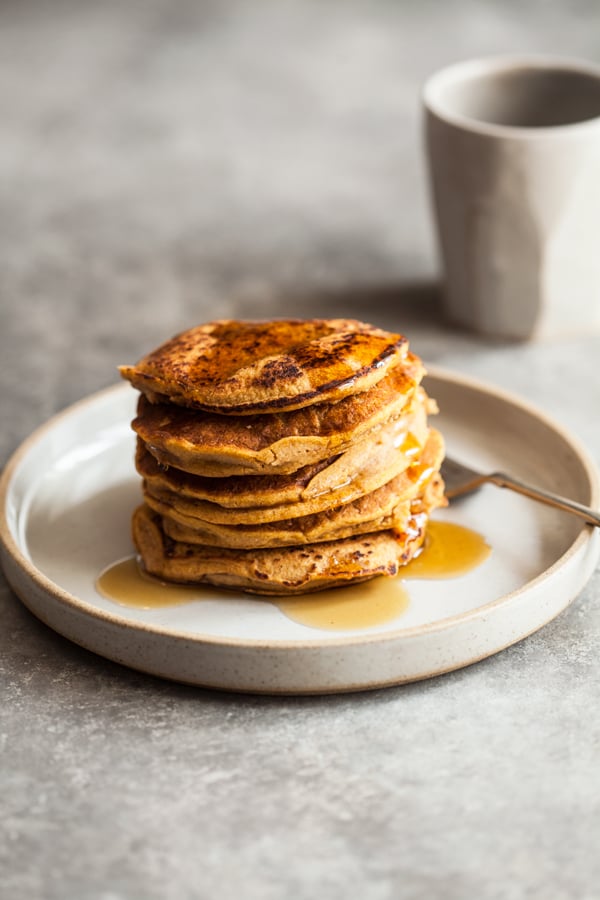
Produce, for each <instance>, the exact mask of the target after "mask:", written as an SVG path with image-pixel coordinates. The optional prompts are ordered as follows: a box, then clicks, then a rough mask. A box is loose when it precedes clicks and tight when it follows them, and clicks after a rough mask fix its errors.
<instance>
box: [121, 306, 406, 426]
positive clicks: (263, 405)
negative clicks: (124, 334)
mask: <svg viewBox="0 0 600 900" xmlns="http://www.w3.org/2000/svg"><path fill="white" fill-rule="evenodd" d="M407 352H408V342H407V340H406V338H404V337H402V335H399V334H393V333H390V332H387V331H382V330H381V329H379V328H376V327H374V326H372V325H368V324H365V323H363V322H358V321H355V320H353V319H309V320H297V319H280V320H275V321H269V322H240V321H237V320H221V321H216V322H209V323H208V324H206V325H199V326H197V327H196V328H192V329H190V330H189V331H185V332H183V333H181V334H179V335H176V336H175V337H174V338H172V339H171V340H170V341H167V342H166V343H165V344H163V345H162V346H160V347H158V348H157V349H156V350H154V351H153V352H151V353H149V354H148V355H147V356H145V357H144V358H143V359H141V360H140V361H139V362H138V363H137V364H136V365H134V366H122V367H121V368H120V372H121V374H122V376H123V377H124V378H126V379H127V380H128V381H130V382H131V383H132V385H133V386H134V387H136V388H138V390H140V391H142V392H143V393H144V394H146V396H147V397H148V398H149V399H150V400H151V401H154V402H156V401H171V402H172V403H176V404H178V405H180V406H187V407H191V408H194V409H202V410H206V411H209V412H216V413H220V414H231V415H249V414H255V413H268V412H278V411H283V410H295V409H302V408H304V407H306V406H311V405H312V404H315V403H324V402H333V401H337V400H340V399H342V398H343V397H347V396H349V395H351V394H356V393H359V392H362V391H366V390H368V389H369V388H371V387H373V386H374V385H375V384H377V382H378V381H380V379H382V378H383V377H384V376H385V375H386V374H388V372H389V371H390V370H391V369H392V368H393V367H394V366H395V365H397V364H398V363H399V362H402V360H404V358H405V357H406V354H407Z"/></svg>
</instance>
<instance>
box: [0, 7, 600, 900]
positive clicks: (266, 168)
mask: <svg viewBox="0 0 600 900" xmlns="http://www.w3.org/2000/svg"><path fill="white" fill-rule="evenodd" d="M516 50H536V51H547V52H556V53H560V54H562V55H574V56H582V57H586V58H588V59H592V60H596V61H599V60H600V5H599V4H597V3H592V2H590V0H587V2H583V0H578V2H570V3H568V4H567V3H566V2H563V3H556V2H555V3H550V2H542V0H539V2H532V0H527V2H523V3H518V2H505V3H502V2H499V0H495V2H482V0H479V2H475V0H449V2H446V3H443V2H437V3H436V2H434V0H423V2H420V3H416V2H415V3H411V2H408V0H404V2H391V0H390V2H382V0H377V2H374V0H371V2H368V0H364V2H342V0H321V2H317V0H314V2H301V0H295V2H294V0H291V2H285V0H281V2H276V0H264V2H259V0H257V2H249V0H248V2H243V0H236V2H222V3H218V2H196V3H194V2H191V0H174V2H168V0H148V2H144V3H142V2H136V3H130V4H125V3H120V2H116V0H108V2H103V3H95V4H92V3H85V2H60V0H59V2H53V3H51V2H41V0H40V2H31V0H21V2H17V0H14V2H4V3H2V6H1V7H0V110H1V116H0V198H1V199H0V203H1V207H0V209H1V214H0V229H1V237H0V310H1V323H0V326H1V327H0V367H1V375H2V393H1V399H0V404H1V412H2V416H1V421H2V429H1V430H0V463H2V462H4V461H5V460H6V459H7V458H8V455H9V454H10V452H11V451H12V450H13V449H14V448H15V447H16V446H17V445H18V443H19V442H20V441H21V440H22V439H23V438H24V437H25V436H26V435H27V434H28V433H29V432H30V431H31V430H32V429H33V428H34V427H35V426H36V425H38V424H40V423H41V422H43V421H44V420H45V419H46V418H47V417H48V416H49V415H51V414H52V413H53V412H55V411H56V410H58V409H60V408H62V407H64V406H66V405H67V404H69V403H70V402H72V401H74V400H76V399H78V398H80V397H82V396H84V395H86V394H87V393H89V392H90V391H93V390H95V389H98V388H101V387H103V386H105V385H109V384H112V383H114V382H115V381H116V366H117V365H118V364H119V363H121V362H131V361H133V360H135V359H137V358H138V357H139V356H140V355H141V354H142V353H144V352H145V351H146V350H148V349H149V348H150V347H152V346H154V345H155V344H156V343H157V342H159V341H162V339H163V338H164V337H165V336H167V335H169V334H171V333H173V332H174V331H176V330H178V329H179V328H182V327H186V326H188V325H191V324H194V323H196V322H199V321H202V320H204V319H206V318H213V317H215V316H217V315H218V316H229V315H235V316H245V317H259V316H260V317H262V316H271V315H285V314H290V313H292V314H301V315H309V316H311V315H323V314H335V315H338V314H339V315H353V316H358V317H361V318H366V319H369V320H371V321H375V322H377V324H380V325H383V326H390V327H393V328H396V329H398V330H402V331H405V332H406V333H407V334H408V335H409V337H410V338H411V341H412V343H413V345H414V346H415V349H417V350H418V351H419V352H420V354H421V355H422V356H424V357H425V359H426V361H428V362H430V363H438V364H443V365H446V366H449V367H452V368H454V369H457V370H460V371H463V372H468V373H471V374H473V375H476V376H478V377H481V378H484V379H485V380H487V381H491V382H495V383H497V384H499V385H502V386H503V387H505V388H507V389H509V390H513V391H518V392H519V393H520V394H522V395H523V396H524V397H526V398H528V399H530V400H531V401H534V402H535V403H537V404H538V405H540V406H542V408H544V409H545V410H546V412H547V413H549V414H550V415H552V416H553V417H554V418H556V419H558V420H559V421H561V422H562V423H563V424H565V425H567V426H568V427H570V428H571V429H572V430H573V431H574V432H575V433H576V434H577V435H578V436H579V437H580V438H581V439H582V440H583V441H584V442H585V443H586V444H587V445H588V447H589V449H590V450H591V452H592V454H593V455H595V457H596V459H597V460H599V459H600V417H599V416H598V415H597V412H594V413H593V414H590V410H595V411H597V410H598V409H600V377H599V375H598V363H597V360H598V357H599V354H600V338H599V337H598V336H588V337H585V338H582V339H579V340H575V339H573V340H570V341H568V342H558V341H556V342H553V343H552V342H548V343H545V344H540V345H535V346H513V345H510V344H501V343H490V342H482V341H478V340H476V339H474V338H472V337H470V336H468V335H465V334H461V333H458V332H453V331H450V330H448V329H446V328H445V327H444V324H443V322H442V320H441V316H440V311H439V306H438V297H437V288H436V280H437V267H436V262H435V252H434V241H433V236H432V229H431V222H430V217H429V210H428V203H427V192H426V184H425V172H424V165H423V159H422V144H421V133H420V112H419V90H420V86H421V84H422V82H423V79H424V78H425V77H426V76H427V75H428V74H429V73H431V72H432V71H433V70H435V69H436V68H438V67H439V66H441V65H443V64H445V63H447V62H450V61H454V60H457V59H460V58H463V57H466V56H473V55H480V54H481V55H483V54H486V53H490V52H496V51H516ZM598 601H600V578H599V576H598V573H596V575H595V577H594V578H593V579H592V582H591V583H590V585H589V586H588V588H587V589H586V590H585V591H584V592H583V594H582V595H581V597H580V598H579V599H578V601H577V602H576V603H575V604H574V605H573V606H572V607H571V608H570V609H569V610H568V611H567V612H566V613H565V614H563V615H562V616H561V617H559V619H558V620H557V621H555V622H554V623H552V624H551V625H549V626H548V627H546V628H545V629H543V631H541V632H539V633H538V634H536V635H534V636H533V637H531V638H529V639H528V640H526V641H525V642H523V643H521V644H519V645H517V646H515V647H513V648H512V649H510V650H507V651H505V652H504V653H502V654H500V655H498V656H497V657H494V658H492V659H489V660H487V661H485V662H483V663H480V664H478V665H477V666H474V667H472V668H470V669H467V670H464V671H461V672H457V673H455V674H453V675H449V676H446V677H443V678H438V679H435V680H433V681H430V682H427V683H423V684H419V685H413V686H408V687H403V688H398V689H391V690H385V691H379V692H375V693H372V694H363V695H354V696H346V697H338V698H334V697H333V698H313V699H269V698H253V697H241V696H223V695H219V694H215V693H210V692H205V691H201V690H195V689H192V688H187V687H181V686H177V685H173V684H167V683H162V682H159V681H158V680H154V679H152V678H150V677H146V676H143V675H139V674H136V673H134V672H130V671H127V670H125V669H123V668H120V667H119V666H117V665H113V664H111V663H108V662H105V661H103V660H101V659H98V658H96V657H94V656H92V655H91V654H89V653H86V652H84V651H83V650H80V649H78V648H77V647H75V646H72V645H71V644H69V643H68V642H66V641H65V640H63V639H61V638H60V637H58V636H56V635H54V634H53V633H52V632H50V631H49V630H48V629H46V628H45V627H44V626H43V625H41V624H39V623H38V622H37V621H36V620H34V619H33V618H32V617H31V616H30V615H29V614H28V613H27V612H26V611H25V610H24V609H23V608H22V607H21V605H20V604H19V603H18V602H17V600H16V598H15V597H14V595H13V594H12V593H11V591H10V590H9V589H8V587H7V586H6V585H5V582H4V581H2V582H1V583H0V611H1V620H0V621H1V627H0V646H1V648H2V656H1V662H0V665H1V671H2V684H3V689H2V700H1V703H0V742H1V744H0V746H1V751H2V764H1V769H0V779H1V782H0V834H1V837H2V839H1V840H0V893H1V894H2V896H6V897H7V898H10V900H21V898H27V900H29V898H42V897H43V898H51V900H55V898H56V900H134V898H135V900H137V898H150V900H153V898H173V900H180V898H183V900H185V898H196V897H198V898H213V897H220V898H223V900H230V898H231V900H233V898H239V897H261V898H262V897H264V898H279V897H290V898H313V897H320V898H321V897H322V898H326V900H327V898H338V897H345V896H358V897H361V898H362V897H364V898H369V900H371V898H373V900H387V898H424V900H428V898H438V897H439V898H448V900H463V898H478V900H496V898H498V900H500V898H502V900H520V898H535V900H538V898H539V900H563V898H564V900H567V898H568V900H572V898H578V900H579V898H581V900H584V898H585V900H596V898H598V897H599V896H600V887H599V885H600V863H599V862H598V855H597V847H598V844H599V843H600V818H599V817H600V778H599V775H598V759H599V754H600V710H599V707H598V699H597V698H598V693H599V688H600V662H599V656H600V653H599V651H600V605H599V602H598Z"/></svg>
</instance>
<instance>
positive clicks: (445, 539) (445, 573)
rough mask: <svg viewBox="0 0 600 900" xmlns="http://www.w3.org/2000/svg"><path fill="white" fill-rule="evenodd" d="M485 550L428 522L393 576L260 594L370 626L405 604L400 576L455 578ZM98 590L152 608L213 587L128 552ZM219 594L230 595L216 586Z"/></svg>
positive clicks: (289, 610)
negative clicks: (146, 566)
mask: <svg viewBox="0 0 600 900" xmlns="http://www.w3.org/2000/svg"><path fill="white" fill-rule="evenodd" d="M490 552H491V548H490V546H489V545H488V544H487V543H486V541H485V539H484V538H483V537H482V536H481V535H480V534H478V533H477V532H475V531H472V530H471V529H469V528H465V527H464V526H462V525H456V524H454V523H452V522H437V521H432V522H429V525H428V527H427V539H426V542H425V546H424V547H423V549H422V551H421V553H420V554H419V556H418V557H416V558H415V559H413V560H412V561H411V562H410V563H409V564H408V565H407V566H405V567H404V568H403V569H401V571H400V574H399V576H398V577H396V578H374V579H372V580H371V581H367V582H364V583H363V584H357V585H351V586H348V587H345V588H335V589H332V590H325V591H319V592H318V593H315V594H303V595H301V596H298V597H287V596H286V597H272V598H271V597H269V598H267V597H261V598H256V599H257V600H259V599H260V600H264V601H265V602H269V603H273V604H274V605H275V606H277V607H278V609H280V610H281V612H282V613H283V614H284V615H286V616H287V617H288V618H289V619H292V620H293V621H294V622H298V623H299V624H301V625H306V626H308V627H310V628H318V629H324V630H339V631H346V630H347V631H353V630H358V629H363V628H372V627H373V626H375V625H382V624H385V623H387V622H391V621H393V620H395V619H397V618H398V617H399V616H401V615H402V614H403V613H404V612H405V611H406V609H407V608H408V605H409V603H410V597H409V593H408V591H407V590H406V587H405V584H404V581H405V580H409V579H413V578H415V579H416V578H422V579H443V578H456V577H458V576H460V575H464V574H466V573H467V572H470V571H471V570H472V569H474V568H476V567H477V566H478V565H480V564H481V563H482V562H483V561H484V560H485V559H487V557H488V556H489V554H490ZM96 586H97V588H98V590H99V592H100V593H101V594H102V595H103V596H105V597H107V598H108V599H110V600H113V601H114V602H115V603H119V604H120V605H121V606H129V607H137V608H138V609H156V608H161V607H166V606H176V605H181V604H184V603H191V602H193V601H197V600H203V599H205V598H207V597H209V596H210V597H212V598H214V596H215V592H216V591H217V589H216V588H214V587H203V586H202V585H183V584H171V583H166V582H162V581H160V580H158V579H156V578H152V577H151V576H149V575H147V574H145V573H144V572H143V570H142V569H141V568H140V567H139V565H138V563H137V560H136V559H135V558H133V557H130V558H128V559H124V560H121V561H120V562H117V563H115V564H114V565H112V566H109V567H108V568H107V569H105V570H104V572H102V573H101V575H100V577H99V578H98V581H97V583H96ZM222 596H223V598H227V597H228V596H230V594H228V592H227V591H222Z"/></svg>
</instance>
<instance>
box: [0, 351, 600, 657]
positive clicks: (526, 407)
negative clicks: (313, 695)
mask: <svg viewBox="0 0 600 900" xmlns="http://www.w3.org/2000/svg"><path fill="white" fill-rule="evenodd" d="M426 368H427V375H426V377H431V378H432V379H438V380H440V381H443V382H446V383H449V384H451V385H452V386H456V387H459V388H461V387H462V388H465V389H468V390H474V391H476V392H478V393H480V394H492V395H493V396H494V397H496V398H498V399H499V400H501V401H503V402H504V403H507V404H509V405H511V406H513V407H517V408H518V409H520V410H521V411H522V412H524V413H526V414H527V415H529V416H530V417H533V418H535V419H537V420H538V421H540V422H542V423H543V424H544V425H545V426H546V427H548V428H550V429H551V430H553V431H554V432H556V433H557V434H558V435H559V436H560V437H561V438H562V439H563V440H564V441H565V442H566V443H567V444H568V445H569V446H570V447H571V449H572V450H573V451H574V453H575V454H576V456H577V457H578V459H579V461H580V462H581V463H582V465H583V468H584V471H585V474H586V476H587V478H588V481H589V484H590V488H591V497H590V501H589V502H590V505H593V506H597V505H599V503H600V499H599V498H600V472H599V470H598V468H597V467H596V465H595V463H594V461H593V459H592V457H591V455H590V453H589V452H588V450H587V448H586V447H585V446H584V445H583V443H582V442H581V441H580V440H579V439H578V438H577V437H576V436H574V435H573V434H572V433H571V432H570V431H569V430H568V429H567V428H565V427H564V426H563V425H561V424H560V423H559V422H558V421H557V420H556V419H554V418H553V417H552V416H550V415H548V414H547V413H545V412H544V411H543V410H540V409H539V408H538V407H537V406H535V404H533V403H531V402H530V401H528V400H525V399H523V398H521V397H519V396H518V395H516V394H514V393H512V392H511V391H507V390H505V389H504V388H501V387H497V386H496V385H494V384H492V383H490V382H486V381H482V380H480V379H478V378H475V377H473V376H470V375H465V374H463V373H460V372H456V371H454V370H451V369H447V368H445V367H443V366H435V365H427V367H426ZM131 390H132V389H131V387H130V385H127V384H119V383H117V384H113V385H110V386H108V387H105V388H102V389H100V390H98V391H94V392H93V393H91V394H88V395H87V396H85V397H82V398H80V399H79V400H77V401H75V402H74V403H72V404H70V405H68V406H67V407H65V408H63V409H61V410H59V411H58V412H56V413H55V414H54V415H52V416H51V417H50V418H49V419H47V420H46V421H45V422H43V423H41V424H40V425H38V426H37V428H35V429H34V430H33V431H32V432H31V433H30V434H29V436H28V437H26V438H25V439H24V440H23V441H22V442H21V444H19V445H18V446H17V448H16V449H15V450H14V452H13V453H12V454H11V455H10V456H9V459H8V461H7V463H6V465H5V466H4V469H3V470H2V473H0V548H1V549H2V550H3V551H4V553H6V554H8V556H9V557H10V559H11V561H12V563H13V564H14V565H16V567H17V568H18V569H19V570H20V572H21V573H23V574H24V575H25V576H26V577H27V578H28V579H29V580H30V581H31V582H33V583H34V584H35V585H36V586H37V587H38V588H39V589H41V590H42V591H43V593H44V594H45V595H46V596H48V595H50V596H51V597H52V599H53V600H55V601H58V602H59V603H60V604H62V605H64V606H67V607H69V608H70V609H71V610H72V611H73V612H76V613H77V614H79V615H84V616H91V617H92V618H94V619H98V620H100V621H102V622H103V623H104V624H106V625H113V626H116V627H118V628H121V629H128V630H131V631H133V632H136V633H137V632H145V633H148V634H151V635H153V636H157V637H165V638H169V639H171V640H175V641H185V642H189V643H193V644H198V645H207V644H211V645H214V646H216V647H222V648H226V647H231V648H248V649H253V650H255V649H256V650H258V649H261V648H263V649H265V650H275V649H276V650H277V651H280V650H302V649H324V648H336V647H347V646H357V645H360V646H365V645H368V644H371V643H377V644H386V643H389V642H394V641H398V640H399V639H406V640H410V639H411V638H418V637H421V636H426V635H431V634H433V633H443V632H445V631H447V630H449V629H452V628H454V627H458V626H459V625H462V624H467V623H469V622H471V621H472V620H473V619H478V618H480V617H481V616H482V615H485V614H486V613H488V612H492V611H493V610H494V609H495V608H496V607H499V606H502V607H506V606H509V605H510V604H514V603H515V602H518V600H519V599H520V598H521V596H522V595H523V594H525V593H527V592H529V591H530V590H532V589H534V588H536V587H537V586H538V585H540V584H541V583H543V582H544V581H545V580H547V579H549V578H550V577H552V575H553V574H554V573H555V572H557V571H558V570H560V569H562V568H563V567H564V566H565V565H566V564H567V563H568V562H569V560H570V559H572V558H573V557H574V556H576V555H577V554H578V553H579V552H580V551H582V550H583V548H584V547H585V545H586V544H588V543H589V542H590V540H591V539H592V537H593V533H594V529H593V526H586V525H585V523H584V522H583V521H582V525H581V530H580V532H579V533H578V534H577V536H576V538H575V539H574V541H573V542H572V543H571V544H570V545H569V547H567V549H566V550H565V551H564V553H562V554H561V556H559V557H558V559H556V560H555V561H554V562H553V563H552V564H551V565H550V566H549V567H548V568H546V569H544V571H543V572H541V573H540V574H539V575H536V576H535V578H532V579H530V580H528V581H526V582H525V583H524V584H522V585H520V586H519V587H518V588H516V589H514V590H512V591H510V592H508V593H506V594H502V595H501V596H500V597H496V598H495V599H494V600H491V601H489V602H488V603H485V604H483V605H482V606H477V607H474V608H473V609H470V610H467V611H465V612H461V613H455V614H454V615H451V616H447V617H445V618H442V619H436V620H435V621H433V622H428V623H425V624H422V625H416V626H412V627H410V628H396V629H393V630H390V631H385V632H377V631H373V632H369V633H362V634H361V633H360V632H358V633H357V632H354V633H353V634H349V635H347V636H343V637H327V636H320V637H315V638H306V639H289V638H288V639H283V640H278V639H262V638H239V637H231V636H222V635H213V634H206V633H204V632H190V631H181V630H178V629H173V628H165V627H163V626H161V625H158V624H155V623H147V622H140V621H134V620H132V619H130V618H127V617H126V616H125V615H119V614H118V613H117V612H114V613H113V612H110V611H107V610H103V609H100V608H99V607H96V606H94V605H93V604H91V603H89V602H88V601H86V600H83V599H81V598H80V597H77V596H76V595H75V594H72V593H71V592H70V591H67V590H66V589H65V588H63V587H61V586H60V585H58V584H56V582H54V581H53V580H52V579H51V578H49V577H48V576H47V575H45V574H44V573H43V572H42V571H41V570H40V569H38V568H37V567H36V566H35V564H34V563H33V562H31V561H30V560H29V559H28V558H27V556H26V555H25V554H24V553H23V551H22V549H21V547H20V546H19V544H18V542H17V541H16V540H15V539H14V538H13V535H12V533H11V529H10V525H9V523H8V519H7V513H6V506H7V497H8V493H9V490H10V486H11V484H12V480H13V478H14V476H15V473H16V471H17V469H18V466H19V465H20V463H21V462H22V460H23V459H24V458H25V457H26V455H27V453H28V452H29V451H30V449H31V448H32V447H33V446H35V445H36V444H37V443H38V442H39V441H40V440H42V439H43V438H44V436H45V435H46V434H47V433H48V432H50V431H52V430H53V429H54V428H55V427H56V426H57V425H59V424H60V423H61V421H62V420H64V419H67V418H69V417H71V416H76V415H77V413H78V412H79V411H80V410H81V409H83V408H84V407H88V406H90V405H93V404H94V403H97V402H99V401H101V400H103V399H105V398H108V397H110V395H111V394H120V393H122V394H123V395H124V394H125V393H126V392H128V391H131ZM134 396H135V395H134V394H133V393H132V398H133V397H134ZM4 570H5V577H6V578H7V581H8V583H9V585H10V587H11V588H12V590H13V591H14V592H15V594H16V595H17V596H18V597H19V598H20V600H21V601H22V602H23V603H24V605H25V606H27V607H28V608H30V605H29V603H28V599H27V597H26V596H25V595H26V593H27V592H26V591H25V590H21V589H20V587H18V586H16V585H15V584H14V583H13V581H12V579H11V578H10V577H9V574H8V572H7V571H6V566H4ZM239 593H242V592H239ZM568 603H569V601H568V600H567V602H566V603H565V605H564V606H563V607H562V609H564V608H565V607H566V606H567V605H568ZM34 615H36V617H37V618H40V616H39V614H38V613H37V612H35V613H34ZM551 618H553V617H551ZM550 620H551V619H549V620H548V621H550ZM49 627H52V626H49ZM540 627H541V626H540ZM53 630H55V629H53ZM536 630H538V629H537V628H535V629H534V631H536ZM522 637H526V635H523V636H522ZM520 639H521V638H518V640H520ZM494 652H495V651H494ZM498 652H499V651H498Z"/></svg>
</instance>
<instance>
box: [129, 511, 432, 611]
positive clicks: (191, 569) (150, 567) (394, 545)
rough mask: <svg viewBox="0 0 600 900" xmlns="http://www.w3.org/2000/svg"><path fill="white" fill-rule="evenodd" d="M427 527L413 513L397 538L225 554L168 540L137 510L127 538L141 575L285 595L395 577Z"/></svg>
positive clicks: (153, 517)
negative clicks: (140, 563) (137, 555)
mask: <svg viewBox="0 0 600 900" xmlns="http://www.w3.org/2000/svg"><path fill="white" fill-rule="evenodd" d="M426 522H427V517H426V515H425V514H423V513H416V514H415V515H414V516H412V517H411V518H410V519H409V520H408V522H407V523H406V528H405V530H404V531H403V532H401V533H398V534H395V533H394V532H392V531H380V532H379V533H377V534H367V535H363V536H355V537H351V538H345V539H343V540H339V541H328V542H324V543H320V544H316V545H308V546H305V547H286V548H282V549H273V548H270V549H267V550H227V549H223V548H217V547H207V546H201V545H195V544H186V543H182V542H177V541H173V540H171V539H170V538H169V537H168V536H167V535H166V534H165V533H164V531H163V529H162V527H161V522H160V517H159V516H158V515H157V514H156V513H153V512H152V510H150V509H149V508H148V507H147V506H140V507H139V508H138V509H137V510H136V511H135V513H134V514H133V519H132V533H133V540H134V543H135V545H136V547H137V549H138V551H139V553H140V556H141V558H142V560H143V565H144V567H145V569H146V571H147V572H148V573H149V574H150V575H153V576H155V577H156V578H161V579H164V580H166V581H175V582H182V583H187V584H213V585H216V586H219V587H225V588H234V589H238V590H243V591H246V592H249V593H255V594H264V595H274V594H275V595H277V594H279V595H284V594H302V593H312V592H315V591H320V590H323V589H325V588H331V587H341V586H343V585H346V584H357V583H359V582H362V581H366V580H368V579H370V578H373V577H375V576H377V575H389V576H391V575H397V574H398V571H399V569H400V567H401V566H403V565H405V564H406V563H407V562H409V561H410V559H411V558H412V557H413V556H414V554H415V553H416V552H417V551H418V550H419V548H420V547H421V545H422V543H423V540H424V537H425V527H426Z"/></svg>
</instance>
